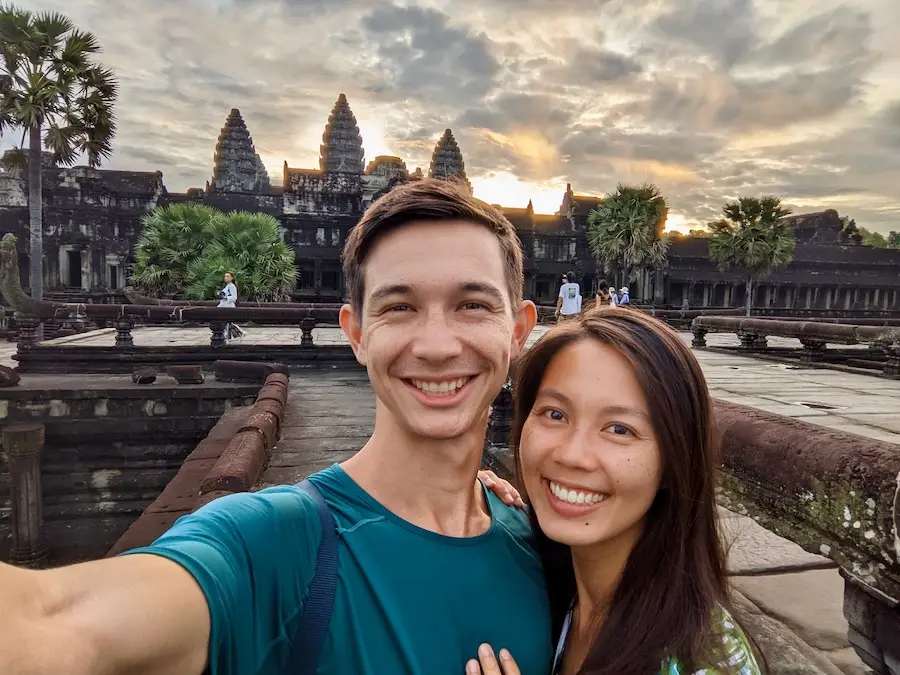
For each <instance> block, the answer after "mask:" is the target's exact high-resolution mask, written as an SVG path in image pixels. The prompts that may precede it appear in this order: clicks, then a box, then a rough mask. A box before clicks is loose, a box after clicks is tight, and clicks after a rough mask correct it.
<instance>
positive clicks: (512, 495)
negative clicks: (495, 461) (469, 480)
mask: <svg viewBox="0 0 900 675" xmlns="http://www.w3.org/2000/svg"><path fill="white" fill-rule="evenodd" d="M478 478H479V479H480V480H481V482H482V483H484V485H485V487H487V488H488V489H489V490H491V491H492V492H493V493H494V494H495V495H497V496H498V497H499V498H500V500H501V501H502V502H503V503H504V504H506V505H507V506H518V507H520V508H521V507H523V506H525V502H524V501H523V500H522V496H521V495H520V494H519V491H518V490H516V488H514V487H513V485H512V483H510V482H509V481H507V480H503V479H502V478H500V477H499V476H497V474H495V473H494V472H493V471H488V470H482V471H479V472H478Z"/></svg>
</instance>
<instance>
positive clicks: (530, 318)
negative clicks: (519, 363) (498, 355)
mask: <svg viewBox="0 0 900 675" xmlns="http://www.w3.org/2000/svg"><path fill="white" fill-rule="evenodd" d="M536 324H537V307H535V306H534V303H533V302H532V301H531V300H523V301H522V304H521V305H519V311H518V312H516V324H515V327H514V328H513V336H512V350H511V353H510V358H511V359H513V360H515V359H517V358H518V357H519V355H520V354H521V353H522V352H523V351H525V342H526V341H527V340H528V336H529V335H531V331H532V330H534V327H535V325H536Z"/></svg>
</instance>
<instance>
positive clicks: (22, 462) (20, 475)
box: [0, 422, 47, 567]
mask: <svg viewBox="0 0 900 675" xmlns="http://www.w3.org/2000/svg"><path fill="white" fill-rule="evenodd" d="M0 444H2V447H3V452H4V454H5V456H6V463H7V465H8V467H9V478H10V492H11V495H10V497H11V500H10V501H11V504H12V514H11V516H12V517H11V520H12V547H11V549H10V552H9V561H10V562H11V563H13V564H14V565H21V566H23V567H42V566H44V565H45V564H46V562H47V546H46V542H45V540H44V531H43V530H44V517H43V506H44V502H43V493H42V491H41V452H42V451H43V450H44V425H42V424H37V423H33V422H32V423H24V424H14V425H11V426H8V427H6V428H5V429H3V431H2V432H0Z"/></svg>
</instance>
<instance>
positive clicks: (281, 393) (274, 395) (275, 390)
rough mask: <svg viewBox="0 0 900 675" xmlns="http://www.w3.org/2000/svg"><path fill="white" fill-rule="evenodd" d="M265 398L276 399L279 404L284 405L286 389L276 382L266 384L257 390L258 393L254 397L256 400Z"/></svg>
mask: <svg viewBox="0 0 900 675" xmlns="http://www.w3.org/2000/svg"><path fill="white" fill-rule="evenodd" d="M266 399H271V400H273V401H278V402H279V403H281V405H284V404H285V403H286V402H287V389H285V388H283V387H280V386H279V385H277V384H267V385H265V386H263V388H262V389H260V390H259V395H258V396H257V397H256V400H257V401H265V400H266Z"/></svg>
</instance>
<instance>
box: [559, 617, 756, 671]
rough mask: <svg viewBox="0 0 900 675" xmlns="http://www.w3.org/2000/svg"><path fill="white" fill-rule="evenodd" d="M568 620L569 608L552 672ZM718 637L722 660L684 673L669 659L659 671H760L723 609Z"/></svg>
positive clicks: (565, 635)
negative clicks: (722, 645)
mask: <svg viewBox="0 0 900 675" xmlns="http://www.w3.org/2000/svg"><path fill="white" fill-rule="evenodd" d="M571 623H572V612H571V610H570V611H569V614H568V615H567V616H566V620H565V623H563V628H562V634H561V635H560V636H559V644H557V646H556V656H555V657H554V659H553V671H552V672H553V673H554V675H556V674H557V673H559V669H560V667H561V666H562V654H563V651H564V649H565V646H566V637H567V636H568V634H569V626H570V625H571ZM721 637H722V644H724V645H725V654H726V660H725V662H723V663H721V664H719V665H718V666H716V667H715V668H704V669H703V670H697V671H694V672H693V673H688V672H687V671H686V670H685V669H684V667H683V666H682V665H681V664H680V663H678V661H677V660H676V659H669V660H668V661H667V662H666V663H664V664H663V667H662V669H661V670H660V671H659V675H762V671H761V670H760V669H759V665H758V664H757V663H756V657H754V656H753V649H752V648H751V647H750V642H749V640H747V636H746V635H745V634H744V631H743V630H741V628H740V626H738V625H737V623H736V622H735V621H734V619H733V618H732V616H731V615H730V614H729V613H728V612H726V611H725V610H724V609H723V610H722V615H721Z"/></svg>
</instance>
